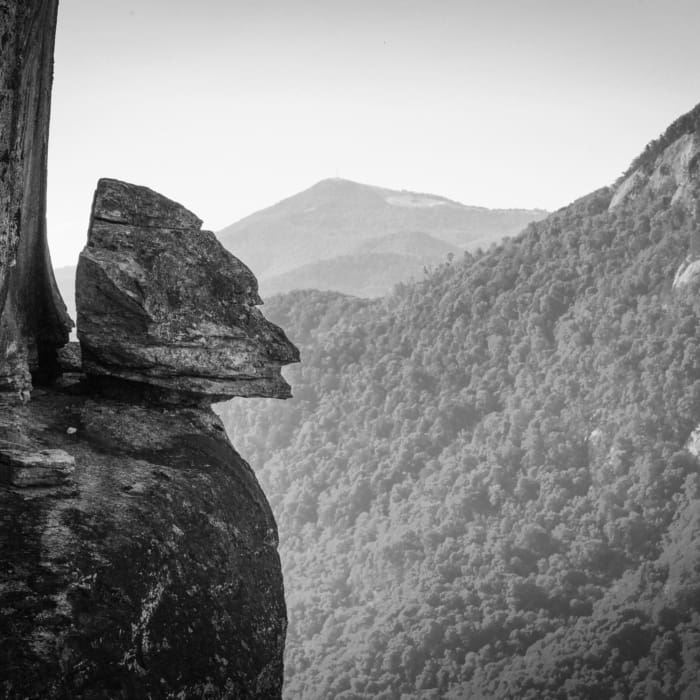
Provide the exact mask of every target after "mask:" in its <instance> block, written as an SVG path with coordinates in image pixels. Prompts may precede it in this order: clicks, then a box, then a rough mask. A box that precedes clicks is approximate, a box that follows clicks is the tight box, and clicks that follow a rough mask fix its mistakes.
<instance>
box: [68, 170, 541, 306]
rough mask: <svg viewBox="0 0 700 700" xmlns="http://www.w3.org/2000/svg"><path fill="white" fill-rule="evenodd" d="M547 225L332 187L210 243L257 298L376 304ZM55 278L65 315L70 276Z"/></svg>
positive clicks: (519, 213)
mask: <svg viewBox="0 0 700 700" xmlns="http://www.w3.org/2000/svg"><path fill="white" fill-rule="evenodd" d="M546 215H547V212H546V211H544V210H543V209H487V208H485V207H477V206H468V205H466V204H461V203H459V202H455V201H453V200H451V199H447V198H446V197H440V196H438V195H434V194H425V193H421V192H409V191H408V190H391V189H387V188H385V187H375V186H373V185H363V184H360V183H357V182H352V181H350V180H343V179H340V178H333V179H328V180H321V181H320V182H317V183H316V184H315V185H313V186H312V187H310V188H309V189H307V190H304V191H303V192H299V193H297V194H295V195H292V196H291V197H287V198H286V199H283V200H282V201H280V202H278V203H277V204H274V205H272V206H271V207H267V208H266V209H262V210H261V211H258V212H255V213H253V214H250V215H249V216H246V217H245V218H243V219H241V220H240V221H238V222H236V223H234V224H232V225H231V226H228V227H226V228H225V229H223V230H222V231H219V232H218V234H217V235H218V237H219V240H220V241H221V242H222V243H223V244H224V246H225V247H226V248H227V249H228V250H230V251H231V252H232V253H233V254H234V255H235V256H236V257H238V258H240V259H241V260H243V262H245V263H246V264H247V265H248V267H250V268H251V269H252V270H253V272H254V273H255V275H256V277H257V278H258V280H259V282H260V290H261V293H262V295H263V296H270V295H272V294H276V293H279V292H287V291H290V290H292V289H321V290H329V291H340V292H343V293H345V294H352V295H355V296H360V297H379V296H384V295H386V294H388V293H389V292H390V291H391V290H392V288H393V287H394V285H395V284H397V283H398V282H409V281H412V280H419V279H421V278H422V276H423V274H424V269H425V268H430V267H433V266H435V265H438V264H440V263H442V262H445V260H446V259H447V257H448V255H452V256H454V255H460V254H461V252H462V251H463V250H469V251H473V250H476V249H477V248H479V247H482V248H488V247H489V246H490V245H491V244H493V243H497V242H499V241H501V240H502V239H503V238H506V237H508V236H514V235H516V234H518V233H520V231H521V230H523V229H524V228H525V226H527V224H529V223H530V222H532V221H539V220H541V219H543V218H544V217H545V216H546ZM56 274H57V278H58V285H59V288H60V290H61V293H62V294H63V298H64V299H65V300H66V304H67V305H68V310H69V312H70V311H71V309H74V308H75V303H74V299H73V297H74V277H75V268H73V267H66V268H60V269H59V270H57V271H56ZM73 317H74V316H73Z"/></svg>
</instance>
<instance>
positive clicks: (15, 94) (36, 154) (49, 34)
mask: <svg viewBox="0 0 700 700" xmlns="http://www.w3.org/2000/svg"><path fill="white" fill-rule="evenodd" d="M57 8H58V0H27V1H25V2H17V1H16V0H2V1H0V35H1V36H2V42H3V45H2V56H1V57H0V90H2V92H1V93H0V387H1V388H9V389H13V390H23V389H28V388H29V387H30V385H31V377H30V373H31V372H33V373H34V374H35V377H38V378H39V379H40V380H42V379H44V378H45V377H46V376H47V375H48V376H50V375H51V374H52V373H53V372H54V370H55V357H54V356H55V349H56V348H57V347H59V346H61V345H63V344H64V343H65V342H66V341H67V340H68V333H69V331H70V328H71V325H72V323H71V321H70V319H69V318H68V315H67V313H66V311H65V305H64V304H63V302H62V300H61V297H60V295H59V293H58V290H57V288H56V283H55V280H54V276H53V271H52V268H51V262H50V259H49V251H48V245H47V241H46V159H47V151H48V132H49V115H50V105H51V84H52V80H53V47H54V37H55V32H56V12H57Z"/></svg>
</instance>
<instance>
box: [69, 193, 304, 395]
mask: <svg viewBox="0 0 700 700" xmlns="http://www.w3.org/2000/svg"><path fill="white" fill-rule="evenodd" d="M200 227H201V221H200V220H199V219H198V218H197V217H196V216H195V215H194V214H192V213H191V212H189V211H188V210H187V209H185V208H184V207H182V206H181V205H179V204H177V203H175V202H172V201H171V200H168V199H166V198H165V197H163V196H161V195H159V194H156V193H155V192H153V191H152V190H149V189H148V188H146V187H138V186H136V185H130V184H127V183H124V182H119V181H116V180H106V179H105V180H100V182H99V184H98V187H97V191H96V193H95V200H94V205H93V211H92V218H91V222H90V230H89V234H88V242H87V246H86V247H85V249H84V250H83V252H82V253H81V255H80V262H79V264H78V273H77V280H76V296H77V303H78V338H79V339H80V343H81V347H82V355H83V368H84V370H85V372H86V373H87V374H88V375H91V376H94V377H100V378H103V379H109V380H113V379H118V380H126V381H128V382H132V383H134V382H135V383H137V384H138V385H142V384H143V385H147V387H148V388H149V396H151V397H155V398H156V400H157V401H159V402H168V403H180V404H181V403H183V402H188V401H200V402H208V403H211V402H212V401H221V400H224V399H227V398H231V397H233V396H263V397H277V398H287V397H288V396H290V391H289V386H288V384H287V383H286V382H285V381H284V379H283V378H282V375H281V373H280V368H281V367H282V365H285V364H288V363H290V362H298V360H299V353H298V351H297V349H296V348H295V347H294V346H293V345H292V344H291V343H290V342H289V341H288V340H287V338H286V336H285V335H284V332H283V331H282V330H281V329H279V328H278V327H277V326H275V325H273V324H271V323H270V322H268V321H267V320H266V319H265V318H264V317H263V315H262V314H261V313H260V311H259V310H258V309H256V308H255V307H256V305H258V304H261V303H262V302H261V300H260V297H259V296H258V285H257V281H256V279H255V277H254V276H253V273H252V272H251V271H250V270H249V269H248V268H247V267H246V266H245V265H244V264H243V263H242V262H241V261H240V260H238V259H237V258H235V257H234V256H233V255H231V254H230V253H229V252H228V251H226V250H225V249H224V248H223V246H222V245H221V244H220V243H219V242H218V240H217V239H216V237H215V236H214V234H212V233H210V232H208V231H201V230H200ZM103 383H104V382H103Z"/></svg>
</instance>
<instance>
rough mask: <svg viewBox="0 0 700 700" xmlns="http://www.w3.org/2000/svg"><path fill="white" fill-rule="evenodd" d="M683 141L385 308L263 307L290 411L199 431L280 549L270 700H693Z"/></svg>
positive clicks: (689, 290) (328, 301)
mask: <svg viewBox="0 0 700 700" xmlns="http://www.w3.org/2000/svg"><path fill="white" fill-rule="evenodd" d="M691 121H692V120H691ZM694 128H695V127H694V126H693V127H692V129H694ZM694 134H695V132H694V131H691V132H684V133H680V134H676V135H675V138H673V139H668V143H666V145H663V146H662V147H661V148H660V149H659V151H658V152H657V153H655V154H654V155H653V158H652V162H651V165H645V166H644V167H645V170H644V172H642V173H641V174H640V176H639V177H643V178H646V179H643V180H642V179H640V182H639V185H638V186H636V187H635V188H634V191H633V194H631V195H630V196H627V195H625V196H621V197H617V194H618V193H619V191H620V189H619V188H620V187H621V186H622V184H621V183H619V184H618V186H617V191H616V190H615V189H614V188H604V189H602V190H599V191H597V192H594V193H592V194H590V195H588V196H586V197H583V198H582V199H580V200H578V201H577V202H575V203H573V204H572V205H571V206H569V207H567V208H565V209H563V210H560V211H559V212H557V213H556V214H554V215H552V216H550V217H548V218H547V219H546V220H545V221H542V222H539V223H536V224H533V225H530V226H529V227H528V229H527V230H526V231H525V233H524V234H523V235H522V236H521V237H518V238H517V239H514V240H510V241H507V242H506V243H504V244H503V245H501V246H499V247H498V248H497V249H495V250H494V251H492V252H490V253H488V254H485V255H477V256H467V257H465V259H463V260H459V261H455V262H453V263H452V264H447V263H445V264H443V265H441V266H440V267H438V268H437V269H436V270H434V271H433V273H432V274H431V275H430V276H429V277H428V278H427V279H425V280H424V281H422V282H420V283H417V284H414V285H403V286H401V287H399V288H398V289H397V291H396V292H395V293H394V294H393V295H391V296H390V297H388V298H386V299H382V300H375V301H368V300H358V299H349V298H347V297H343V296H342V295H338V294H329V293H320V292H304V293H301V292H297V293H293V294H287V295H284V296H280V297H275V298H274V299H272V300H270V302H269V303H268V305H267V307H266V312H267V314H268V315H269V316H270V317H271V318H273V319H275V321H276V322H278V323H281V324H283V325H284V326H285V328H287V329H288V330H289V332H290V337H291V338H293V340H294V341H295V342H296V343H297V344H298V345H299V346H300V348H301V351H302V359H303V362H302V365H301V366H299V367H297V368H294V369H293V370H292V371H290V372H288V378H289V380H290V382H291V384H292V386H293V387H294V392H295V395H296V398H295V399H294V400H293V402H292V404H291V408H292V410H290V405H289V404H287V405H286V406H285V407H284V409H285V410H284V411H282V410H280V409H279V408H278V407H275V406H272V405H270V402H267V403H261V404H260V405H258V406H255V407H250V406H249V405H246V406H245V407H240V406H239V405H238V404H236V403H233V404H229V405H227V406H225V407H223V409H222V411H223V413H224V416H225V421H226V424H227V426H228V428H229V430H230V432H231V433H232V434H235V435H237V436H240V439H239V440H238V442H237V444H238V445H239V448H240V449H241V452H242V454H243V455H244V456H245V457H246V458H251V460H252V461H254V462H255V463H256V464H260V465H263V466H262V468H261V469H260V471H259V476H260V478H261V481H262V482H263V483H264V485H265V490H266V493H267V494H268V497H269V498H270V501H271V503H272V506H273V510H274V511H275V513H276V516H277V518H278V522H279V526H280V534H281V542H280V552H281V555H282V559H283V562H284V568H285V581H286V583H285V586H286V591H287V601H288V608H289V618H290V626H289V633H288V642H287V656H286V673H287V680H286V695H287V697H288V698H290V699H291V698H305V699H306V698H310V699H313V698H326V697H334V698H345V699H350V698H367V699H368V700H369V699H370V698H387V699H388V698H401V697H403V698H428V697H432V698H437V697H445V698H465V697H483V698H529V699H531V700H535V699H538V700H539V699H540V698H542V699H548V698H551V699H553V698H561V699H562V700H564V699H565V698H591V699H594V698H602V697H606V698H607V697H609V698H614V697H617V698H639V699H641V698H650V697H653V698H669V699H671V698H687V699H690V698H694V697H698V696H699V695H700V685H699V682H698V678H700V635H698V632H697V630H698V628H699V626H700V587H699V586H698V583H697V581H698V580H699V578H700V463H699V461H698V454H700V450H699V449H698V443H699V442H700V440H698V439H697V435H698V433H697V432H694V431H695V430H696V428H697V426H698V424H699V423H700V296H699V295H698V293H697V282H695V281H694V280H692V279H691V280H690V281H689V282H688V283H687V284H685V285H677V286H676V288H675V289H674V288H673V280H674V276H675V273H676V271H677V270H678V269H679V266H680V265H682V264H683V261H684V259H685V258H686V256H688V255H689V251H690V255H691V256H692V255H693V253H692V250H693V248H694V238H695V237H696V235H697V234H696V231H697V228H698V221H697V218H696V215H695V211H694V208H693V207H692V206H691V205H692V204H694V203H697V200H695V202H694V201H693V194H692V193H693V192H694V191H695V188H694V185H695V184H697V182H698V174H697V173H696V171H695V169H694V167H693V165H692V162H690V161H684V160H683V156H682V155H678V157H676V156H673V153H676V154H681V153H682V152H685V151H684V149H683V148H679V147H678V139H680V138H684V137H687V136H689V135H693V138H696V136H694ZM669 149H670V150H669ZM691 161H692V159H691ZM673 173H676V174H677V175H678V177H676V175H674V174H673ZM630 175H631V173H630ZM689 184H690V185H691V186H688V185H689ZM679 190H682V191H681V194H680V195H678V196H676V195H677V194H678V192H679ZM614 197H616V198H617V201H616V202H615V203H614V206H611V205H612V204H613V198H614Z"/></svg>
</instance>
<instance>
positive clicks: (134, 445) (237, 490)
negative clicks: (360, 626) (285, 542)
mask: <svg viewBox="0 0 700 700" xmlns="http://www.w3.org/2000/svg"><path fill="white" fill-rule="evenodd" d="M47 446H50V449H47ZM0 560H1V561H2V572H1V573H0V609H2V615H0V669H2V671H0V697H2V698H12V699H14V698H17V699H18V700H19V699H20V698H47V699H51V698H55V699H58V698H91V699H92V700H95V699H97V698H104V699H110V700H111V699H114V698H124V699H127V698H169V697H172V698H175V697H182V698H230V699H233V698H261V699H264V700H268V699H272V698H279V697H281V687H282V654H283V649H284V638H285V632H286V627H287V620H286V609H285V602H284V590H283V585H282V572H281V569H280V561H279V557H278V553H277V527H276V525H275V521H274V518H273V516H272V512H271V511H270V507H269V505H268V503H267V500H266V499H265V496H264V494H263V492H262V490H261V489H260V486H259V485H258V482H257V480H256V478H255V475H254V474H253V472H252V470H251V469H250V467H249V466H248V465H247V464H246V463H245V462H244V461H243V460H242V459H241V458H240V457H239V455H238V454H237V453H236V452H235V450H234V449H233V447H232V446H231V444H230V443H229V441H228V439H227V437H226V433H225V431H224V429H223V426H222V425H221V422H220V421H219V419H218V418H217V417H216V416H215V415H214V414H213V412H212V411H211V409H209V408H198V407H192V408H172V409H167V408H162V407H159V408H156V407H149V406H138V405H134V404H129V403H124V402H119V401H113V400H109V399H105V398H100V399H98V400H96V399H95V398H94V397H91V396H90V395H83V396H80V395H77V396H76V395H69V394H61V393H58V392H55V391H53V390H49V389H36V390H35V391H34V394H33V396H32V400H31V402H29V403H27V404H26V405H23V406H17V405H16V404H14V403H13V397H12V396H8V395H5V396H3V395H2V394H0Z"/></svg>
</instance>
